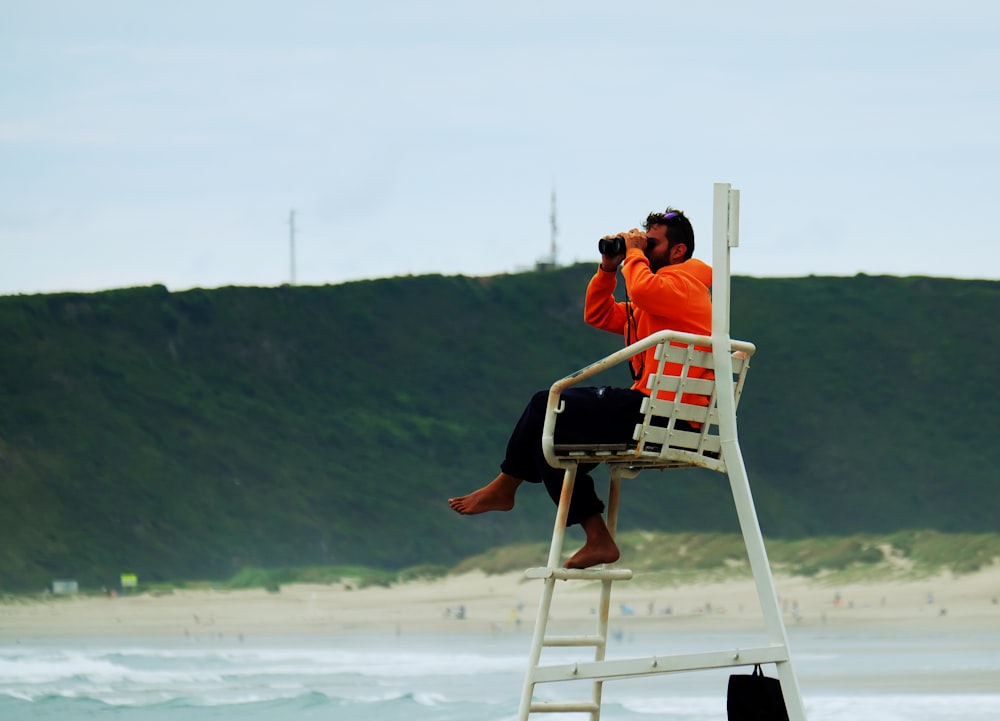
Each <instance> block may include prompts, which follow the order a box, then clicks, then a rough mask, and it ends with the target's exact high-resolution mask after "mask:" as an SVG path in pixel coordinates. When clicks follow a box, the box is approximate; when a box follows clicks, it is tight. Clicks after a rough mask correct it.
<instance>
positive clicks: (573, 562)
mask: <svg viewBox="0 0 1000 721" xmlns="http://www.w3.org/2000/svg"><path fill="white" fill-rule="evenodd" d="M619 558H621V552H620V551H619V550H618V546H617V545H616V544H615V542H614V541H611V543H610V545H607V546H603V545H602V546H599V547H592V546H591V544H589V543H587V544H585V545H584V547H583V548H581V549H580V550H579V551H577V552H576V553H574V554H573V555H572V556H570V558H569V560H568V561H566V568H590V567H591V566H597V565H599V564H601V563H614V562H615V561H617V560H618V559H619Z"/></svg>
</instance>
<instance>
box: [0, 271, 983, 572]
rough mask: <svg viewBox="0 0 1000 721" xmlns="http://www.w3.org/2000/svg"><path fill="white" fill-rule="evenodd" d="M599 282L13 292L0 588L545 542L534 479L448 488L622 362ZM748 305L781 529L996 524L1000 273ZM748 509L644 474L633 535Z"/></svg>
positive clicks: (809, 282)
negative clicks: (459, 510) (559, 397)
mask: <svg viewBox="0 0 1000 721" xmlns="http://www.w3.org/2000/svg"><path fill="white" fill-rule="evenodd" d="M591 272H592V266H589V265H587V266H576V267H571V268H565V269H561V270H559V271H556V272H552V273H545V274H539V273H524V274H517V275H508V276H498V277H494V278H485V279H479V278H465V277H441V276H422V277H408V278H393V279H386V280H379V281H365V282H358V283H349V284H344V285H338V286H325V287H281V288H222V289H218V290H212V291H204V290H193V291H188V292H183V293H169V292H167V290H166V289H165V288H163V287H158V286H157V287H151V288H132V289H126V290H118V291H109V292H103V293H93V294H55V295H39V296H8V297H0V588H3V589H11V588H20V587H27V586H39V585H42V584H44V583H47V582H48V581H50V580H51V579H52V578H53V577H61V576H66V577H71V578H78V579H80V581H81V583H85V584H98V585H99V584H102V583H111V582H113V580H114V579H116V578H117V576H118V574H119V573H120V572H122V571H132V572H136V573H138V574H139V575H140V577H141V578H144V579H148V580H157V579H171V578H212V577H215V578H218V577H227V576H229V575H231V574H232V573H234V572H235V571H237V570H239V569H240V568H244V567H250V566H254V567H268V566H289V565H320V564H330V565H342V564H360V565H368V566H375V567H382V568H387V569H398V568H404V567H408V566H414V565H419V564H423V563H440V564H451V563H454V562H455V561H457V560H459V559H462V558H465V557H467V556H469V555H472V554H474V553H478V552H481V551H484V550H486V549H488V548H490V547H493V546H497V545H503V544H509V543H515V542H518V541H537V540H539V539H542V538H545V537H547V535H548V533H549V531H550V527H551V516H552V509H551V506H550V504H549V502H548V500H547V497H546V496H545V494H544V493H543V492H542V491H541V489H539V488H530V487H529V488H525V489H524V490H523V491H522V496H521V500H520V502H519V503H520V505H519V506H518V508H517V509H515V511H514V512H512V513H508V514H491V515H489V516H484V517H478V518H462V517H459V516H456V515H455V514H453V513H452V512H451V511H450V510H449V509H448V507H447V505H446V503H445V499H446V498H447V497H448V496H450V495H455V494H457V493H461V492H465V491H467V490H471V489H473V488H475V487H477V486H479V485H481V484H482V483H483V482H485V481H487V480H489V479H490V478H492V477H493V476H494V475H495V473H496V467H497V464H498V463H499V460H500V458H501V456H502V453H503V447H504V444H505V443H506V437H507V433H508V431H509V428H510V426H511V424H512V423H513V422H514V421H515V420H516V418H517V416H518V414H519V413H520V410H521V407H522V406H523V403H524V401H525V400H526V399H527V397H528V395H529V394H530V393H531V392H532V391H534V390H536V389H538V388H541V387H545V386H547V385H549V383H551V381H552V380H554V379H555V378H557V377H559V376H562V375H565V374H566V373H568V372H570V371H572V370H575V369H576V368H578V367H580V366H583V365H585V364H586V363H588V362H589V361H590V360H592V359H594V358H595V357H598V356H600V355H603V354H605V353H607V352H609V351H611V350H613V349H615V348H617V347H618V346H619V344H620V340H619V339H616V338H615V337H613V336H611V335H610V334H606V333H602V332H600V331H596V330H594V329H590V328H587V327H586V326H585V325H584V324H583V322H582V319H581V318H582V298H583V289H584V287H585V285H586V282H587V279H588V278H589V276H590V274H591ZM733 298H734V308H733V335H734V336H736V337H740V338H746V339H748V340H752V341H754V342H755V343H756V344H757V346H758V354H757V356H756V357H755V363H754V367H753V370H752V371H751V375H750V380H749V382H748V388H747V392H746V394H745V396H744V400H743V402H742V404H741V415H740V423H741V445H742V447H743V451H744V455H745V458H746V461H747V467H748V470H749V472H750V478H751V483H752V484H753V487H754V493H755V500H756V502H757V507H758V511H759V513H760V515H761V523H762V526H763V528H764V531H765V533H766V534H768V535H769V536H773V537H786V538H799V537H803V536H808V535H831V534H832V535H845V534H853V533H859V532H873V533H888V532H893V531H898V530H900V529H912V528H933V529H938V530H942V531H953V532H954V531H962V532H985V531H992V530H995V529H996V528H997V527H998V521H1000V510H998V509H1000V484H998V483H997V473H996V470H995V469H996V468H997V467H998V462H1000V451H998V449H997V445H996V444H995V443H994V442H993V439H992V435H993V433H992V429H993V428H994V427H995V421H994V419H995V418H996V416H997V412H998V411H1000V392H998V390H997V385H996V383H993V382H992V380H993V379H992V367H993V365H994V364H993V363H992V362H991V361H990V360H989V355H988V353H989V350H990V349H991V348H992V347H994V346H995V345H996V344H997V342H998V341H1000V325H998V321H997V320H996V317H995V308H996V307H998V302H997V301H998V300H1000V283H996V282H980V281H953V280H940V279H928V278H885V277H878V278H871V277H864V276H859V277H856V278H798V279H751V278H734V279H733ZM980 348H983V349H984V351H980V350H979V349H980ZM622 376H624V371H622ZM622 376H614V377H609V378H608V379H606V381H607V382H612V383H619V384H626V383H627V382H628V379H627V377H622ZM632 485H634V486H636V487H635V488H633V487H632ZM731 505H732V504H731V501H730V500H729V495H728V487H727V485H726V482H725V479H724V478H723V477H722V476H717V475H714V474H711V473H708V472H698V471H678V472H675V473H672V474H656V473H650V474H646V475H645V476H643V477H642V478H640V479H637V480H636V481H632V482H630V486H629V487H627V488H626V492H625V494H624V501H623V511H622V527H623V529H626V530H627V529H649V530H671V531H695V530H701V531H703V530H711V531H723V532H726V531H732V530H734V529H735V528H736V521H735V514H734V512H733V511H732V509H731Z"/></svg>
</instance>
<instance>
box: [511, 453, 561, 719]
mask: <svg viewBox="0 0 1000 721" xmlns="http://www.w3.org/2000/svg"><path fill="white" fill-rule="evenodd" d="M575 485H576V464H573V465H571V466H569V467H568V468H567V469H566V473H565V475H564V476H563V486H562V492H561V493H560V495H559V507H558V508H557V509H556V520H555V524H554V525H553V527H552V543H551V544H550V545H549V560H548V563H547V564H546V565H547V568H553V569H554V568H559V567H560V565H561V564H560V563H559V561H560V560H561V559H562V549H563V542H564V541H565V539H566V519H567V518H569V504H570V499H571V498H572V497H573V487H574V486H575ZM543 583H544V586H543V588H542V598H541V601H539V604H538V615H537V616H536V617H535V631H534V633H533V634H532V638H531V653H530V654H529V658H528V672H527V673H526V674H525V677H524V688H523V689H522V691H521V706H520V709H519V711H518V714H517V718H518V721H528V714H529V713H530V712H531V697H532V695H533V694H534V691H535V681H534V677H535V669H536V668H538V662H539V661H540V660H541V657H542V646H543V645H544V643H545V633H546V627H547V625H548V621H549V610H550V608H551V607H552V593H553V592H554V591H555V588H556V579H555V577H553V576H550V577H549V578H546V579H544V580H543Z"/></svg>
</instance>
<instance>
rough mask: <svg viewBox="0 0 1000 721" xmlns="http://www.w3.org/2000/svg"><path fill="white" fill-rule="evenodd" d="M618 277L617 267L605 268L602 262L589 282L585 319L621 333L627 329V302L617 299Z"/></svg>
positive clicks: (584, 309) (591, 323)
mask: <svg viewBox="0 0 1000 721" xmlns="http://www.w3.org/2000/svg"><path fill="white" fill-rule="evenodd" d="M617 277H618V271H617V268H616V269H615V270H611V271H608V270H604V265H603V263H602V265H601V267H600V268H598V270H597V273H596V274H595V275H594V277H593V278H591V279H590V283H589V284H587V297H586V300H585V302H584V307H583V319H584V320H585V321H586V322H587V324H588V325H592V326H594V327H595V328H600V329H601V330H606V331H608V332H610V333H617V334H619V335H620V334H621V333H623V332H624V330H625V304H624V303H618V302H617V301H615V295H614V294H615V286H616V285H617Z"/></svg>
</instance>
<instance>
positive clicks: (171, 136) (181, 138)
mask: <svg viewBox="0 0 1000 721" xmlns="http://www.w3.org/2000/svg"><path fill="white" fill-rule="evenodd" d="M0 17H2V22H0V295H9V294H18V293H50V292H61V291H85V292H89V291H98V290H104V289H110V288H120V287H133V286H145V285H152V284H157V283H159V284H163V285H165V286H167V288H169V289H170V290H172V291H173V290H186V289H189V288H193V287H202V288H214V287H220V286H227V285H243V286H275V285H280V284H283V283H289V282H294V283H297V284H300V285H322V284H328V283H343V282H346V281H352V280H358V279H368V278H383V277H390V276H399V275H423V274H428V273H440V274H445V275H457V274H461V275H472V276H481V275H495V274H498V273H507V272H517V271H520V270H524V269H528V268H532V267H533V266H534V264H535V263H536V262H537V261H539V260H542V259H545V258H546V257H547V256H548V255H549V253H550V244H551V240H552V237H553V233H552V224H551V220H552V215H553V213H552V210H553V203H552V196H553V193H555V198H556V202H555V219H556V233H555V240H556V260H557V262H559V263H560V264H569V263H575V262H591V261H592V262H595V263H596V262H597V261H598V260H599V258H598V255H597V240H598V238H600V237H601V236H604V235H607V234H612V233H616V232H619V231H622V230H626V229H628V228H632V227H637V226H640V225H641V223H642V222H643V220H644V219H645V217H646V215H647V214H648V213H649V212H651V211H654V210H663V209H664V208H665V207H666V206H667V205H670V206H673V207H678V208H682V209H684V210H685V211H686V212H687V214H688V215H689V216H690V217H691V219H692V221H693V223H694V226H695V232H696V239H697V241H698V247H697V250H696V252H695V255H696V257H700V258H702V259H703V260H706V261H710V260H711V247H710V246H711V242H710V239H711V202H712V184H713V183H715V182H728V183H732V184H733V186H734V187H736V188H739V190H740V194H741V215H740V247H739V248H737V249H734V251H733V254H732V272H733V273H734V274H736V275H753V276H761V277H764V276H782V277H789V276H792V277H800V276H807V275H837V276H850V275H855V274H857V273H866V274H869V275H881V274H887V275H898V276H906V275H930V276H940V277H957V278H986V279H993V280H996V279H1000V237H998V236H1000V231H998V222H997V219H998V212H997V209H998V199H1000V41H998V38H1000V3H997V2H994V1H993V0H978V1H974V2H973V1H969V0H950V1H948V2H925V1H923V0H909V1H906V2H904V1H899V2H897V1H894V0H868V1H866V2H856V1H855V0H838V1H837V2H814V3H804V2H801V0H788V1H780V0H771V1H768V0H762V2H759V3H747V2H735V1H732V2H730V1H726V0H705V2H691V1H690V0H683V2H681V1H676V2H675V1H673V0H655V1H653V0H650V1H641V0H635V1H632V0H622V1H621V2H614V3H612V2H607V1H604V2H593V1H589V0H528V1H525V0H503V2H491V1H488V0H484V1H483V2H468V0H456V1H454V2H451V1H443V0H442V1H434V0H431V1H428V2H412V1H402V0H400V1H395V2H394V1H391V0H365V1H364V2H344V1H342V0H280V1H278V0H267V1H264V0H171V1H170V2H155V3H154V2H135V0H120V1H115V0H86V1H83V0H39V1H38V2H25V1H23V0H0ZM293 211H294V225H293V224H292V223H291V222H290V221H291V218H292V212H293ZM293 228H294V252H293Z"/></svg>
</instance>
